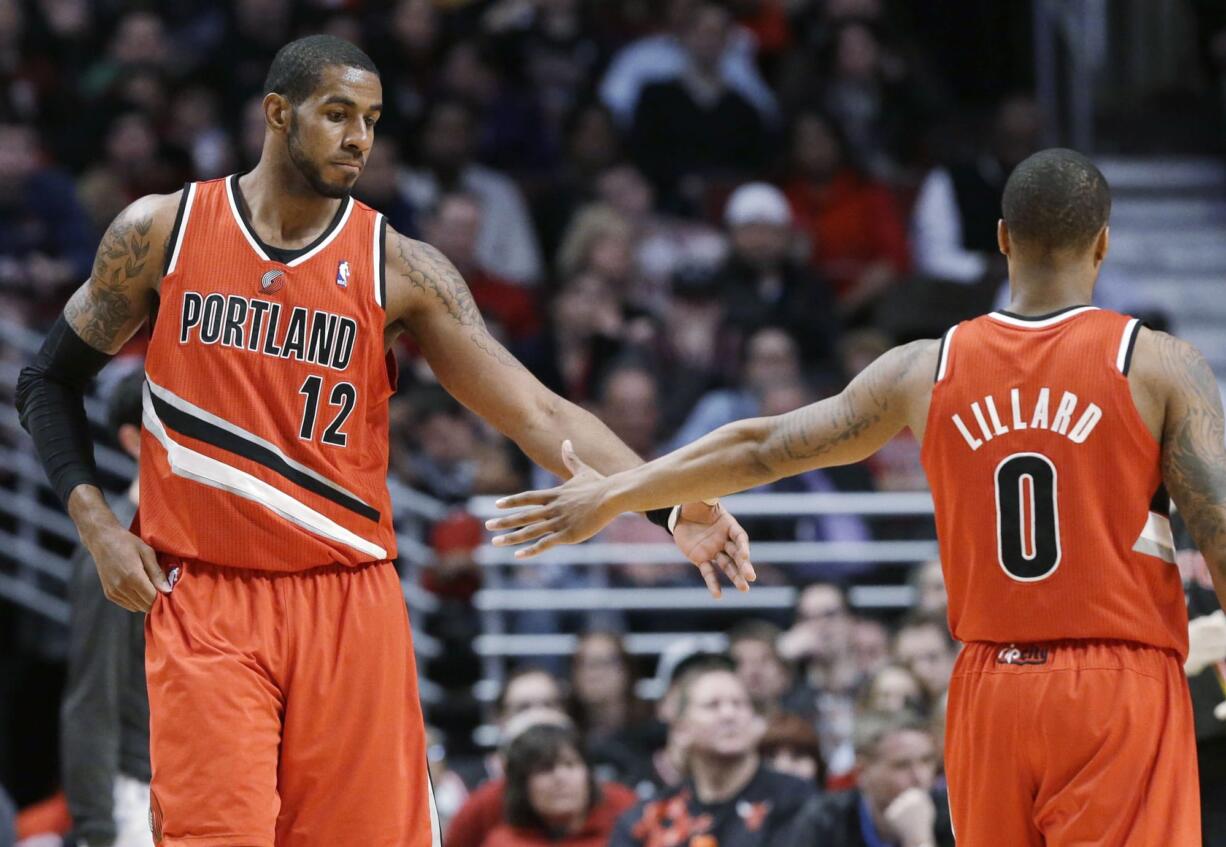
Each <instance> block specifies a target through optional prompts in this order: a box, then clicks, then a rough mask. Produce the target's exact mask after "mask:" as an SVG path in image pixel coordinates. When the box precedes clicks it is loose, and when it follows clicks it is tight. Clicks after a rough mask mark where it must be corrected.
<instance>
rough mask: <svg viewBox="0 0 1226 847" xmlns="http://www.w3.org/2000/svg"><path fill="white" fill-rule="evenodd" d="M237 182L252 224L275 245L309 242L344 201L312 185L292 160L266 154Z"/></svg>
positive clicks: (282, 245)
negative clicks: (276, 158) (319, 190)
mask: <svg viewBox="0 0 1226 847" xmlns="http://www.w3.org/2000/svg"><path fill="white" fill-rule="evenodd" d="M238 186H239V190H240V191H241V192H242V200H243V201H244V203H245V205H246V207H247V209H246V211H247V216H248V219H249V220H250V222H251V225H252V226H253V227H255V230H256V232H257V234H258V235H259V236H260V237H261V238H262V239H264V240H265V241H267V242H268V243H269V244H272V245H273V246H275V247H291V248H292V247H295V246H300V245H299V244H298V243H299V242H302V243H307V242H310V241H311V240H312V239H313V238H315V236H317V235H319V233H320V232H321V231H322V230H323V229H324V227H326V226H327V225H328V223H329V222H330V221H331V220H332V218H333V217H335V216H336V209H337V206H338V205H339V204H340V203H341V202H342V201H341V200H339V199H337V198H334V197H324V196H323V195H322V194H320V193H318V192H317V191H315V190H314V189H313V188H311V187H310V185H309V184H307V182H306V181H305V180H304V179H303V178H302V175H301V174H300V173H298V171H297V168H295V167H294V166H293V164H292V163H289V162H285V163H281V164H279V163H276V162H271V161H269V160H268V159H267V158H263V159H261V160H260V162H259V164H257V165H256V166H255V167H254V168H252V169H251V170H250V171H249V172H248V173H246V174H244V175H243V176H241V177H239V180H238Z"/></svg>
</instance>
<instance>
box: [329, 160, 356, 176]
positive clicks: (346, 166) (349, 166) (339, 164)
mask: <svg viewBox="0 0 1226 847" xmlns="http://www.w3.org/2000/svg"><path fill="white" fill-rule="evenodd" d="M332 164H334V165H336V166H337V167H338V168H344V169H345V170H347V171H353V172H354V173H355V174H360V173H361V172H362V165H361V163H359V162H352V161H350V162H333V163H332Z"/></svg>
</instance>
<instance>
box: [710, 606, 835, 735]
mask: <svg viewBox="0 0 1226 847" xmlns="http://www.w3.org/2000/svg"><path fill="white" fill-rule="evenodd" d="M782 634H783V632H782V630H780V629H779V627H777V626H775V625H774V624H773V623H771V622H770V621H764V620H752V619H751V620H746V621H742V622H741V623H739V624H737V625H736V626H734V627H733V628H732V629H730V630H729V631H728V655H729V656H731V657H732V661H733V663H735V665H736V675H737V676H739V677H740V678H741V682H743V683H744V684H745V690H747V691H748V692H749V698H750V700H752V701H753V707H754V709H755V710H756V711H757V713H758V714H759V715H761V716H763V717H764V718H766V719H767V721H768V722H769V721H774V720H775V719H776V718H777V717H779V718H782V717H783V716H784V714H797V715H803V716H804V717H806V718H809V719H812V718H813V717H814V715H815V700H814V692H813V691H812V690H810V689H808V688H807V687H806V686H804V685H803V684H801V685H799V686H797V684H796V676H795V673H793V670H792V666H791V665H789V664H788V663H787V662H785V661H784V660H783V657H782V656H780V655H779V648H778V643H779V638H780V636H781V635H782Z"/></svg>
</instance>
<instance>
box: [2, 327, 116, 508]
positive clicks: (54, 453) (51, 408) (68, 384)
mask: <svg viewBox="0 0 1226 847" xmlns="http://www.w3.org/2000/svg"><path fill="white" fill-rule="evenodd" d="M110 359H111V357H110V356H109V355H108V354H106V353H103V352H102V351H100V350H96V349H94V348H93V347H90V346H89V345H88V344H86V343H85V342H84V341H82V340H81V338H80V336H78V335H77V334H76V332H74V331H73V329H72V327H71V326H69V325H68V322H67V321H66V320H64V318H63V316H60V317H59V318H58V319H57V320H56V322H55V324H54V325H53V326H52V327H51V331H50V332H48V333H47V337H46V339H44V341H43V346H42V347H41V348H40V349H39V351H38V355H36V356H35V357H34V361H33V362H32V363H31V364H30V365H29V366H28V367H25V368H22V370H21V375H20V376H19V377H18V379H17V412H18V414H19V416H20V418H21V425H22V426H23V427H24V428H25V430H26V432H28V433H30V437H31V438H32V439H34V449H35V451H36V452H37V453H38V458H39V461H40V462H42V465H43V469H44V470H45V471H46V472H47V479H49V480H50V481H51V488H52V489H53V490H54V491H55V494H56V496H57V497H59V498H60V502H61V503H63V504H64V506H65V507H67V506H68V495H69V494H71V493H72V489H74V488H76V487H77V486H78V485H81V484H83V483H84V484H87V485H97V484H98V481H97V468H96V466H95V465H94V445H93V441H92V440H91V439H90V435H89V420H88V419H87V418H86V416H85V396H84V395H85V388H86V386H88V385H89V382H90V380H91V379H93V377H94V376H95V375H96V374H97V373H98V371H100V370H102V367H103V366H104V365H105V364H106V363H107V362H109V361H110Z"/></svg>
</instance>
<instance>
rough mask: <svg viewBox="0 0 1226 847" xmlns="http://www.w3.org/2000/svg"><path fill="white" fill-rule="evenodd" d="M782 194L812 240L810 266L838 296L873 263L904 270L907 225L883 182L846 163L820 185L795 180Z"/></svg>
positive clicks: (907, 259) (907, 264) (908, 261)
mask: <svg viewBox="0 0 1226 847" xmlns="http://www.w3.org/2000/svg"><path fill="white" fill-rule="evenodd" d="M784 193H785V194H786V195H787V198H788V202H789V203H790V204H791V206H792V214H793V215H795V217H796V225H797V226H798V227H799V228H800V229H801V230H802V231H804V232H805V233H806V234H808V236H809V237H810V239H811V240H812V241H813V247H814V250H813V264H814V266H815V267H816V268H817V269H818V270H819V271H821V272H822V274H823V275H824V276H826V277H827V278H828V279H829V280H830V282H831V284H832V285H833V286H834V290H835V293H836V295H838V296H839V297H842V296H843V295H844V294H846V292H847V291H848V290H849V289H850V288H851V287H852V286H853V285H854V284H855V281H856V279H857V278H859V276H860V274H861V273H863V272H864V269H865V268H866V267H867V266H869V265H871V264H874V263H876V262H879V261H882V260H885V261H888V262H889V263H890V266H891V267H892V268H893V269H894V270H895V271H896V272H897V273H900V274H902V273H906V272H907V270H908V268H909V267H910V264H911V255H910V252H909V251H908V249H907V228H906V225H905V224H904V223H903V216H902V212H901V210H900V209H899V204H898V200H897V199H896V198H895V197H894V195H893V194H892V193H891V192H890V189H888V188H887V187H885V186H884V185H881V184H879V183H877V182H874V181H872V180H870V179H867V178H865V177H862V176H860V175H858V174H857V173H856V172H855V171H853V170H851V169H849V168H845V169H843V170H841V171H839V172H838V173H837V174H835V176H834V178H833V179H831V180H830V182H828V183H826V184H824V185H819V184H816V183H813V182H810V181H809V180H804V179H793V180H791V181H790V182H788V183H787V184H786V185H785V186H784Z"/></svg>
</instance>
